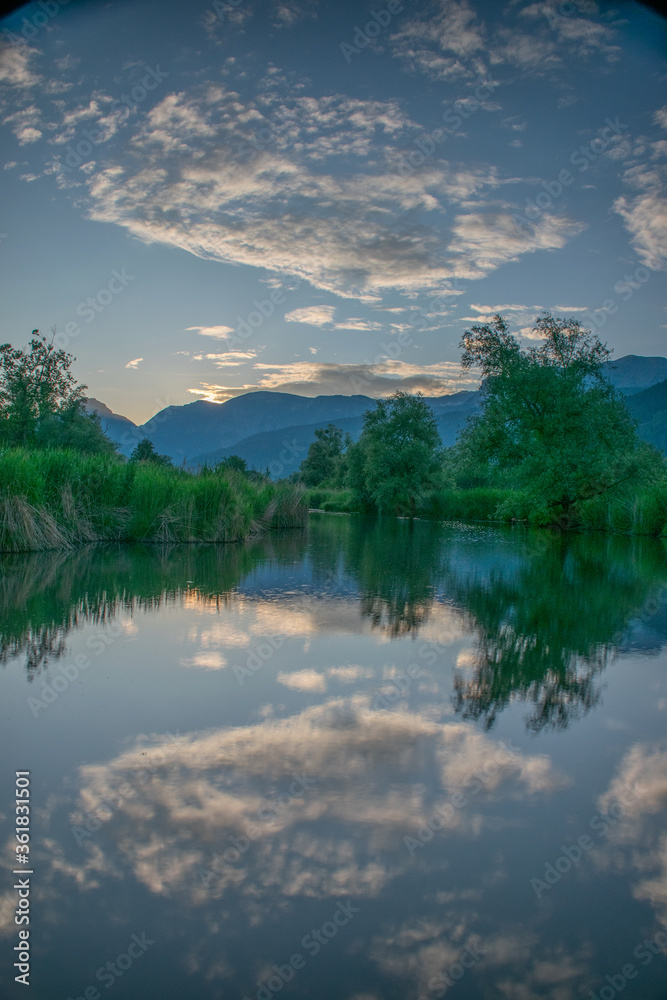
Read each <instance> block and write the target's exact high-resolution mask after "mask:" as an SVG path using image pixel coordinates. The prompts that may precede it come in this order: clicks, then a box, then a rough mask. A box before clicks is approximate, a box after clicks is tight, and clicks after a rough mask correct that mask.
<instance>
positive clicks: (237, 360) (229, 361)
mask: <svg viewBox="0 0 667 1000" xmlns="http://www.w3.org/2000/svg"><path fill="white" fill-rule="evenodd" d="M256 357H257V351H225V352H223V353H222V354H198V355H197V357H196V360H197V361H201V360H203V359H204V358H205V359H206V360H207V361H213V362H214V364H215V367H216V368H238V367H239V366H240V365H242V364H244V362H246V361H250V360H251V359H252V358H256Z"/></svg>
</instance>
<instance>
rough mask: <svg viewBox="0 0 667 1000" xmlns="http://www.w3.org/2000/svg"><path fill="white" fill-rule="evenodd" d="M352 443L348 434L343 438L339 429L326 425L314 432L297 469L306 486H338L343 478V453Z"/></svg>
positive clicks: (332, 425)
mask: <svg viewBox="0 0 667 1000" xmlns="http://www.w3.org/2000/svg"><path fill="white" fill-rule="evenodd" d="M351 443H352V438H351V437H350V435H349V434H346V435H345V436H343V432H342V430H341V429H340V427H335V426H334V424H328V425H327V426H326V427H320V428H318V429H317V430H316V431H315V440H314V441H313V442H312V444H311V445H310V447H309V449H308V454H307V456H306V457H305V458H304V460H303V462H302V463H301V465H300V467H299V473H300V478H301V480H302V482H304V483H305V484H306V486H322V485H325V484H326V485H329V486H333V487H335V486H340V485H342V482H343V479H344V477H345V451H346V449H347V448H348V447H349V445H350V444H351Z"/></svg>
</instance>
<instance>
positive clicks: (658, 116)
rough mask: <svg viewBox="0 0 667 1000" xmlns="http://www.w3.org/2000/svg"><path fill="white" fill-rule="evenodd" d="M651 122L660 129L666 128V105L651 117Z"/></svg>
mask: <svg viewBox="0 0 667 1000" xmlns="http://www.w3.org/2000/svg"><path fill="white" fill-rule="evenodd" d="M653 121H654V122H655V123H656V125H660V126H661V127H662V128H667V104H664V105H663V106H662V107H661V108H658V110H657V111H656V112H655V114H654V115H653Z"/></svg>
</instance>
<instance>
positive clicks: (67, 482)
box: [0, 448, 307, 552]
mask: <svg viewBox="0 0 667 1000" xmlns="http://www.w3.org/2000/svg"><path fill="white" fill-rule="evenodd" d="M306 518H307V507H306V505H305V503H304V502H303V490H302V488H301V487H299V486H295V485H293V484H282V483H278V484H276V483H271V482H260V483H256V482H253V481H251V480H249V479H248V478H247V477H246V476H244V475H243V474H242V473H237V472H233V471H229V472H225V473H217V472H214V471H212V470H204V471H202V472H200V473H199V474H197V475H194V474H192V473H189V472H186V471H185V470H183V469H173V468H170V467H164V466H159V465H156V464H153V463H149V462H138V463H129V462H121V461H120V460H118V459H116V458H113V457H112V458H108V457H104V456H98V455H82V454H80V453H78V452H73V451H27V450H25V449H18V448H17V449H11V450H8V451H4V452H2V453H1V454H0V551H4V552H21V551H30V550H39V549H58V548H70V547H73V546H75V545H80V544H82V543H86V542H98V541H150V542H196V541H204V542H231V541H240V540H241V539H243V538H247V537H248V536H249V535H253V534H258V533H260V532H262V531H267V530H270V529H273V528H293V527H300V526H302V525H304V524H305V522H306Z"/></svg>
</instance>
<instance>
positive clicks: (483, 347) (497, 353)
mask: <svg viewBox="0 0 667 1000" xmlns="http://www.w3.org/2000/svg"><path fill="white" fill-rule="evenodd" d="M534 335H535V339H541V341H542V342H541V343H540V344H539V345H533V346H531V347H529V348H527V349H524V348H521V347H520V346H519V344H518V342H517V341H516V339H515V338H514V337H513V336H512V335H511V334H510V333H509V329H508V326H507V324H506V323H505V321H504V320H503V319H502V317H501V316H499V315H496V316H495V317H494V320H493V322H492V323H491V324H488V323H487V324H484V325H481V326H474V327H472V329H470V330H467V331H466V332H465V333H464V335H463V339H462V341H461V346H462V348H463V349H464V352H463V357H462V364H463V367H464V369H470V368H472V367H473V366H478V367H479V368H480V369H481V372H482V376H483V379H484V382H483V386H484V396H485V405H484V410H483V412H482V414H481V415H479V416H477V417H474V418H472V420H470V421H469V423H468V425H467V426H466V428H465V429H464V431H463V432H462V434H461V436H460V439H459V442H458V444H457V445H456V446H455V448H454V449H451V450H450V453H449V454H448V456H447V458H446V463H445V465H446V470H447V474H448V478H449V479H450V480H452V479H453V480H454V482H455V484H456V485H457V486H466V487H471V486H504V487H511V488H515V489H519V490H522V491H523V492H524V495H525V497H526V499H527V501H528V504H529V506H530V505H533V506H535V507H536V508H539V514H538V517H537V521H538V523H549V520H554V519H556V518H558V517H561V518H563V517H564V518H566V519H567V518H575V517H576V515H577V512H578V511H579V510H580V508H581V506H582V504H583V503H585V502H586V501H588V500H591V499H592V498H594V497H597V496H607V495H614V494H617V493H620V492H623V491H627V490H632V489H634V488H636V487H637V486H638V485H640V484H647V483H650V482H651V481H657V480H659V479H660V478H661V477H662V476H663V475H664V472H663V462H662V459H661V457H660V456H659V455H658V454H657V453H656V452H655V451H654V450H653V449H652V448H651V447H650V446H648V445H646V444H644V443H643V442H641V441H640V440H639V439H638V437H637V435H636V431H635V423H634V421H633V420H632V418H631V417H630V415H629V413H628V411H627V408H626V406H625V403H624V401H623V397H622V396H621V395H620V393H618V392H617V391H616V390H615V389H614V387H613V386H612V385H611V384H610V383H609V382H608V381H607V380H606V379H605V377H604V375H603V371H602V365H603V364H604V362H605V361H607V360H608V358H609V356H610V351H609V350H608V349H607V348H606V347H605V346H604V345H603V344H602V343H601V342H600V340H599V339H598V337H597V336H595V335H594V334H592V333H590V332H589V331H587V330H584V329H583V328H582V327H581V325H580V324H579V323H578V322H576V321H575V320H571V319H568V320H566V319H554V318H553V317H552V316H551V315H550V314H549V313H547V314H545V315H544V316H542V317H540V318H539V319H538V320H537V323H536V325H535V328H534Z"/></svg>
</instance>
